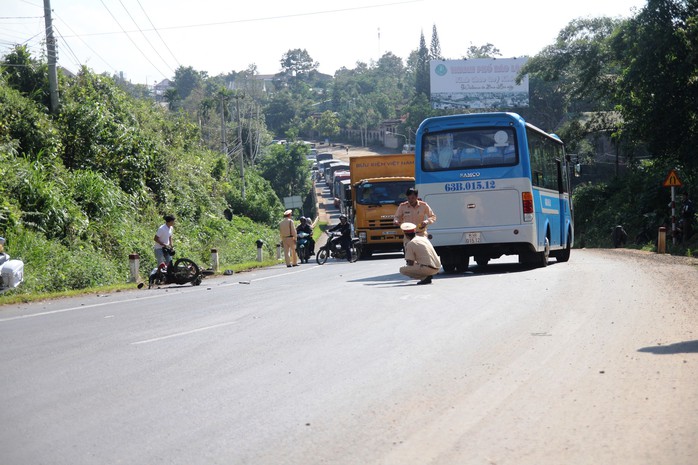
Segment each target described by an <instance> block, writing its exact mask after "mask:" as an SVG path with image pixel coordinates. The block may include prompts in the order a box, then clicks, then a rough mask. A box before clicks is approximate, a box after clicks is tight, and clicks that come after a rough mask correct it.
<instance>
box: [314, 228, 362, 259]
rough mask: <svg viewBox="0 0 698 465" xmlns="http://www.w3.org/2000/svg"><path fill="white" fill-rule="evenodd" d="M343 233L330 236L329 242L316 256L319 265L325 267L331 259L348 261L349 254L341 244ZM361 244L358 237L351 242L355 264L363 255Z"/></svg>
mask: <svg viewBox="0 0 698 465" xmlns="http://www.w3.org/2000/svg"><path fill="white" fill-rule="evenodd" d="M341 236H342V234H341V233H335V232H331V233H329V234H328V237H327V242H325V245H323V246H322V247H321V248H320V250H318V251H317V253H316V254H315V260H316V261H317V262H318V265H324V264H325V262H327V259H328V258H329V257H332V258H336V259H337V260H346V259H347V254H346V251H345V250H344V248H342V244H341V240H340V238H341ZM360 248H361V242H360V241H359V238H358V237H353V238H352V240H351V261H352V262H355V261H356V260H358V259H359V254H360V253H361V249H360Z"/></svg>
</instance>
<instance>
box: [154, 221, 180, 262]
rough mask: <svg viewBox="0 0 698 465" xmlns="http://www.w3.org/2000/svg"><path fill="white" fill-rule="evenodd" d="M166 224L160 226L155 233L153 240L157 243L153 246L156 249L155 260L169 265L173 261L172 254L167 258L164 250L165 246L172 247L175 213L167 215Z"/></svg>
mask: <svg viewBox="0 0 698 465" xmlns="http://www.w3.org/2000/svg"><path fill="white" fill-rule="evenodd" d="M164 220H165V224H163V225H162V226H160V227H159V228H158V231H157V232H156V233H155V237H154V238H153V240H154V241H155V245H154V246H153V248H154V250H155V261H156V262H157V264H158V265H160V264H161V263H165V264H167V265H169V264H170V262H171V261H172V256H171V255H168V258H167V260H165V253H164V252H163V251H162V249H163V247H166V248H168V249H171V248H172V231H173V226H174V222H175V217H174V216H173V215H165V217H164Z"/></svg>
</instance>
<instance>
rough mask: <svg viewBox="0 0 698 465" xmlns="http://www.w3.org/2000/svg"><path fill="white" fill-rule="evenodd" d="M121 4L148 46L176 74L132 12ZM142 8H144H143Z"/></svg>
mask: <svg viewBox="0 0 698 465" xmlns="http://www.w3.org/2000/svg"><path fill="white" fill-rule="evenodd" d="M119 3H120V4H121V6H122V7H123V9H124V11H125V12H126V14H127V15H128V17H129V18H131V21H133V24H135V25H136V27H137V28H138V30H139V31H140V33H141V35H142V36H143V38H144V39H145V41H146V42H147V43H148V45H150V48H152V49H153V51H154V52H155V54H156V55H157V56H158V57H160V59H161V60H162V62H163V63H165V66H167V67H168V68H169V69H170V71H172V74H174V70H173V69H172V67H171V66H170V65H169V64H168V63H167V62H166V61H165V59H164V58H163V57H162V55H160V52H158V51H157V49H156V48H155V47H154V46H153V44H152V43H151V42H150V40H149V39H148V36H146V35H145V32H143V30H142V29H141V28H140V26H138V23H137V22H136V20H135V19H133V16H131V12H130V11H128V8H126V5H124V2H122V1H121V0H119ZM141 8H142V7H141ZM151 24H152V23H151ZM151 64H152V63H151ZM156 69H157V68H156Z"/></svg>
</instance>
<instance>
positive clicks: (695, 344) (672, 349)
mask: <svg viewBox="0 0 698 465" xmlns="http://www.w3.org/2000/svg"><path fill="white" fill-rule="evenodd" d="M637 351H638V352H649V353H651V354H655V355H670V354H696V353H698V341H684V342H676V343H674V344H669V345H663V346H652V347H643V348H642V349H638V350H637Z"/></svg>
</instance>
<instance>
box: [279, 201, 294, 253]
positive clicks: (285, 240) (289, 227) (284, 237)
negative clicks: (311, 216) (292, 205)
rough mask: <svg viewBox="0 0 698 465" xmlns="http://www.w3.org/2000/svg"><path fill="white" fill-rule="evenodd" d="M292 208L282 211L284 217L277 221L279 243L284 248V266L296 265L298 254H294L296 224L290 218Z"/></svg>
mask: <svg viewBox="0 0 698 465" xmlns="http://www.w3.org/2000/svg"><path fill="white" fill-rule="evenodd" d="M291 213H293V211H292V210H286V211H285V212H284V219H283V220H281V222H280V223H279V236H281V245H282V246H283V248H284V261H285V262H286V266H289V267H290V266H298V255H297V254H296V238H297V237H298V235H297V233H296V225H295V224H293V220H292V219H291Z"/></svg>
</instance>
